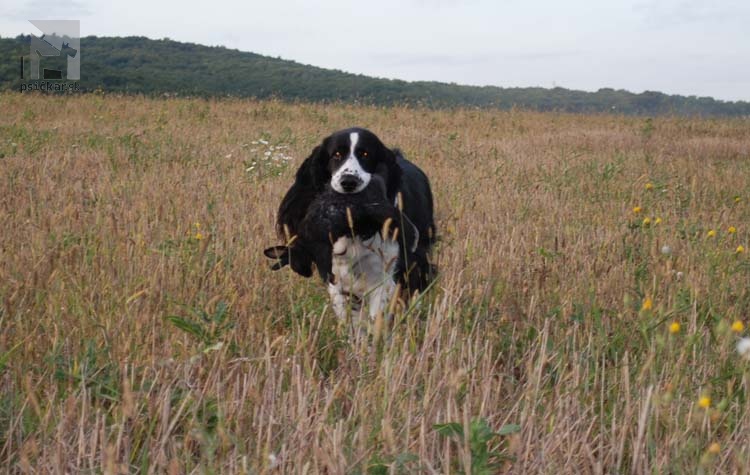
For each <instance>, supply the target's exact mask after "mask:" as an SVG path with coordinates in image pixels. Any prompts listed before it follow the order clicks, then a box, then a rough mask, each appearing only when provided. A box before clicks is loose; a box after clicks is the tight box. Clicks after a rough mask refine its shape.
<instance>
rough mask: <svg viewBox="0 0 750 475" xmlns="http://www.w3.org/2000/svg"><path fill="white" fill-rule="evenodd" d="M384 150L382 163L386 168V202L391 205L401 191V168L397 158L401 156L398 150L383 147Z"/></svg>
mask: <svg viewBox="0 0 750 475" xmlns="http://www.w3.org/2000/svg"><path fill="white" fill-rule="evenodd" d="M383 148H384V149H385V150H384V152H383V156H384V159H383V163H384V164H385V166H386V172H385V174H386V176H387V179H386V181H385V182H386V187H387V190H386V191H387V193H386V194H387V196H388V201H389V202H391V203H393V202H394V201H395V200H396V194H397V193H398V190H400V189H401V175H402V173H403V172H402V171H401V166H400V165H399V164H398V157H399V156H401V151H400V150H399V149H393V150H391V149H390V148H388V147H386V146H383Z"/></svg>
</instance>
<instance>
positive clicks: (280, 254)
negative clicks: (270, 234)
mask: <svg viewBox="0 0 750 475" xmlns="http://www.w3.org/2000/svg"><path fill="white" fill-rule="evenodd" d="M263 254H264V255H265V256H266V257H267V258H269V259H274V260H275V261H276V262H274V263H273V264H271V270H279V269H281V268H282V267H284V266H285V265H287V264H289V248H288V247H286V246H273V247H269V248H267V249H265V250H264V251H263Z"/></svg>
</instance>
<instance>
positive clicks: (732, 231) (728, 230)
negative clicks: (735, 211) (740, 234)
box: [727, 226, 737, 234]
mask: <svg viewBox="0 0 750 475" xmlns="http://www.w3.org/2000/svg"><path fill="white" fill-rule="evenodd" d="M727 232H728V233H729V234H734V233H736V232H737V228H735V227H734V226H729V229H727Z"/></svg>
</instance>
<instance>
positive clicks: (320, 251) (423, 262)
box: [265, 128, 435, 291]
mask: <svg viewBox="0 0 750 475" xmlns="http://www.w3.org/2000/svg"><path fill="white" fill-rule="evenodd" d="M353 133H356V136H357V137H358V140H357V142H356V147H352V143H351V137H352V134H353ZM352 150H353V151H354V152H353V153H352ZM345 154H348V155H349V156H350V157H351V155H354V156H355V157H356V161H357V163H356V164H355V165H358V166H359V167H361V168H360V169H358V170H360V171H361V172H362V174H363V175H368V176H369V177H371V178H370V181H369V183H367V184H366V186H365V187H364V188H363V189H362V190H361V191H359V192H345V193H342V192H341V191H336V190H335V189H334V188H336V186H334V185H336V184H335V183H334V184H332V182H331V180H332V177H334V176H337V175H336V172H337V170H338V169H339V168H341V167H342V163H343V158H342V157H343V156H344V155H345ZM338 188H339V189H341V185H340V184H339V185H338ZM397 202H398V203H400V204H401V205H402V209H399V207H398V206H397V205H396V204H395V203H397ZM347 208H348V209H349V213H350V215H349V216H350V217H351V219H352V223H350V222H349V217H348V216H347ZM388 218H391V220H392V226H391V230H393V229H395V228H398V229H399V236H400V238H399V242H400V246H399V247H400V253H399V262H398V265H397V266H396V277H397V278H398V279H399V280H400V281H401V283H402V285H405V286H407V287H408V288H409V289H411V290H412V291H415V290H422V289H424V288H425V287H426V286H427V285H428V284H429V281H430V279H431V278H432V276H433V274H434V266H432V265H431V264H430V263H429V256H428V254H429V251H430V248H431V246H432V244H433V243H434V241H435V223H434V216H433V201H432V191H431V189H430V183H429V180H428V179H427V176H426V175H425V174H424V172H422V170H420V169H419V168H418V167H417V166H416V165H414V164H413V163H411V162H409V161H408V160H407V159H405V158H404V157H403V155H402V154H401V152H400V151H399V150H398V149H394V150H391V149H389V148H387V147H386V146H385V145H384V144H383V143H382V142H381V141H380V139H378V137H377V136H375V134H373V133H372V132H370V131H368V130H366V129H361V128H351V129H345V130H341V131H339V132H335V133H333V134H332V135H330V136H329V137H326V138H325V139H324V140H323V142H322V143H321V144H320V145H319V146H317V147H315V149H314V150H313V151H312V154H311V155H310V156H309V157H307V159H305V161H304V162H303V163H302V165H301V166H300V168H299V170H297V174H296V178H295V182H294V184H293V185H292V186H291V188H290V189H289V191H287V193H286V195H285V196H284V199H283V200H282V202H281V206H280V207H279V214H278V221H277V231H278V233H279V235H280V236H281V237H282V238H284V239H285V240H288V239H290V238H292V237H294V236H296V239H294V240H293V241H292V242H291V244H290V245H289V246H288V247H286V246H276V247H272V248H269V249H266V251H265V254H266V256H268V257H271V258H274V259H277V262H276V263H275V264H274V266H273V268H274V269H279V268H281V267H283V266H285V265H287V264H289V265H290V266H291V268H292V270H294V271H295V272H297V273H298V274H300V275H302V276H304V277H310V276H311V275H312V273H313V270H312V264H313V263H314V264H315V267H316V268H317V269H318V272H319V274H320V276H321V277H322V278H323V279H324V280H325V281H328V280H329V279H330V278H331V257H332V244H333V243H334V242H335V241H336V239H337V238H338V237H341V236H351V235H352V234H354V235H356V236H358V237H360V238H362V239H367V238H368V237H371V236H372V235H374V234H375V233H376V232H378V231H380V229H381V227H382V225H383V223H384V222H385V221H386V220H387V219H388ZM350 224H353V225H354V229H353V232H352V229H351V228H350Z"/></svg>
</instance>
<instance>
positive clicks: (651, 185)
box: [646, 183, 654, 190]
mask: <svg viewBox="0 0 750 475" xmlns="http://www.w3.org/2000/svg"><path fill="white" fill-rule="evenodd" d="M646 189H647V190H653V189H654V184H653V183H646Z"/></svg>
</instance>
